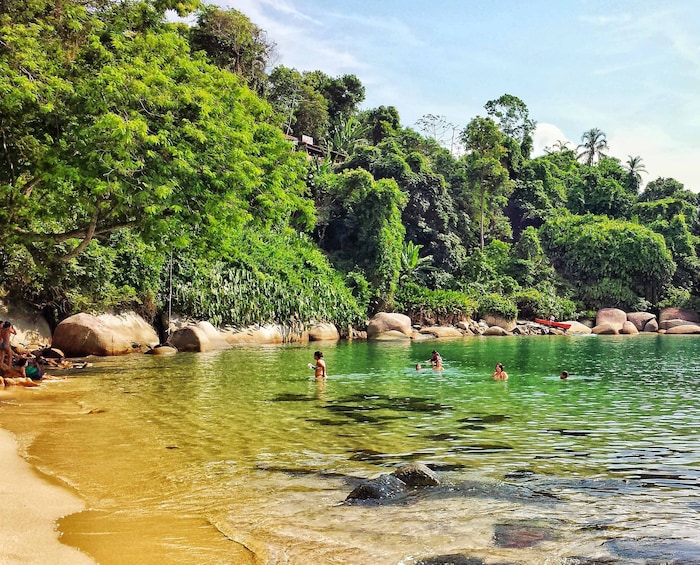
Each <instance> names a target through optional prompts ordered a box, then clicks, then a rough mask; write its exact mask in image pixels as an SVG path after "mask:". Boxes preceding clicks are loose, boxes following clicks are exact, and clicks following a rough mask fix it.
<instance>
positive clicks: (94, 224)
mask: <svg viewBox="0 0 700 565" xmlns="http://www.w3.org/2000/svg"><path fill="white" fill-rule="evenodd" d="M99 216H100V211H99V209H98V210H95V215H94V216H93V217H92V220H91V221H90V225H89V226H88V228H87V231H86V232H85V237H84V238H83V241H81V242H80V243H79V244H78V245H76V247H75V249H73V251H71V252H70V253H67V254H66V255H64V256H63V257H59V261H61V262H63V263H65V262H67V261H70V260H71V259H72V258H73V257H76V256H77V255H79V254H80V253H82V252H83V251H84V250H85V249H86V248H87V246H88V245H90V242H91V241H92V238H93V237H95V228H96V227H97V219H98V218H99Z"/></svg>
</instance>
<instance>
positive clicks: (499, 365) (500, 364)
mask: <svg viewBox="0 0 700 565" xmlns="http://www.w3.org/2000/svg"><path fill="white" fill-rule="evenodd" d="M499 367H500V368H501V371H502V370H503V363H496V369H498V368H499Z"/></svg>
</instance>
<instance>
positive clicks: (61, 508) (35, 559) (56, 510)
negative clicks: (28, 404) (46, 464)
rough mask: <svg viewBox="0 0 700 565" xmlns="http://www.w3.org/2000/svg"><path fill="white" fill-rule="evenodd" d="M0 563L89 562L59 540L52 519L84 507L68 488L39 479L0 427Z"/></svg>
mask: <svg viewBox="0 0 700 565" xmlns="http://www.w3.org/2000/svg"><path fill="white" fill-rule="evenodd" d="M0 476H2V481H0V562H2V563H4V564H34V563H36V564H42V565H43V564H45V563H52V564H53V565H94V564H95V561H93V560H92V559H90V558H89V557H88V556H86V555H85V554H84V553H81V552H80V551H79V550H77V549H74V548H72V547H68V546H67V545H64V544H62V543H61V542H60V541H59V535H60V534H59V532H58V531H57V529H56V521H57V520H58V519H59V518H61V517H62V516H65V515H67V514H71V513H73V512H80V511H81V510H83V509H84V506H85V505H84V503H83V501H82V500H81V499H80V498H79V497H78V496H77V495H75V494H74V493H72V492H71V491H70V490H69V489H67V488H63V487H61V486H59V485H57V484H56V483H55V482H52V481H50V480H49V479H47V478H46V477H43V476H41V475H40V474H39V472H38V471H36V470H35V469H34V468H33V467H32V466H31V465H30V464H29V463H28V462H27V461H25V460H24V459H23V458H22V457H21V456H20V454H19V452H18V445H17V442H16V440H15V437H14V435H12V433H10V432H9V431H7V430H5V429H2V428H0Z"/></svg>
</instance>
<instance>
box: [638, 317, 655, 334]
mask: <svg viewBox="0 0 700 565" xmlns="http://www.w3.org/2000/svg"><path fill="white" fill-rule="evenodd" d="M642 331H643V332H645V333H655V332H658V331H659V322H658V321H657V320H656V318H652V319H651V320H649V321H648V322H647V323H646V324H644V329H643V330H642Z"/></svg>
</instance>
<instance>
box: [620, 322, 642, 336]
mask: <svg viewBox="0 0 700 565" xmlns="http://www.w3.org/2000/svg"><path fill="white" fill-rule="evenodd" d="M620 333H621V334H625V335H637V334H638V333H639V330H638V329H637V326H635V325H634V324H633V323H632V322H630V321H629V320H627V321H626V322H625V323H624V324H622V329H620Z"/></svg>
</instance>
